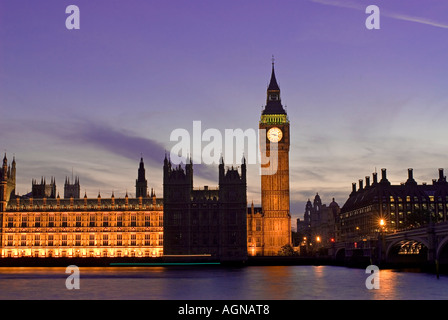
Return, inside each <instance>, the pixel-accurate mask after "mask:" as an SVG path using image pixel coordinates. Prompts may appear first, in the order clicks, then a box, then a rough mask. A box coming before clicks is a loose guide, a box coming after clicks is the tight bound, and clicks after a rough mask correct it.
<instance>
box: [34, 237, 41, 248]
mask: <svg viewBox="0 0 448 320" xmlns="http://www.w3.org/2000/svg"><path fill="white" fill-rule="evenodd" d="M34 245H35V246H36V247H39V246H40V234H35V235H34Z"/></svg>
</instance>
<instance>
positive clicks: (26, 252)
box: [0, 64, 291, 261]
mask: <svg viewBox="0 0 448 320" xmlns="http://www.w3.org/2000/svg"><path fill="white" fill-rule="evenodd" d="M259 129H262V130H264V131H265V132H266V134H265V137H263V139H264V140H265V141H262V142H263V143H260V147H261V149H260V150H261V153H262V156H264V157H265V158H268V159H269V157H270V155H271V154H272V153H273V150H274V148H275V152H277V153H278V156H277V157H273V158H272V159H270V164H268V165H265V164H264V163H265V162H262V163H263V164H262V165H261V169H262V170H261V172H262V174H261V207H256V208H255V207H254V206H253V205H252V206H251V207H250V208H248V205H247V179H246V163H245V160H243V163H242V164H241V166H239V167H226V166H225V165H224V163H223V160H222V159H221V162H220V164H219V168H218V186H217V187H212V188H209V187H208V186H204V187H201V188H195V187H193V164H192V163H191V161H190V162H188V161H187V163H186V164H185V165H184V167H182V166H181V165H177V166H176V165H173V164H172V163H171V161H170V160H169V159H168V158H167V157H165V160H164V162H163V198H157V197H156V195H155V192H154V191H153V189H151V192H150V193H149V192H148V183H147V180H146V177H145V167H144V163H143V159H141V160H140V164H139V168H138V174H137V179H136V184H135V197H132V198H131V197H129V196H128V194H127V193H126V196H125V197H121V198H116V197H115V196H114V193H112V194H111V195H109V196H104V195H101V194H100V193H98V196H97V197H90V198H89V197H87V194H84V196H83V197H82V196H81V194H80V179H79V178H78V177H75V178H73V177H72V179H71V180H70V179H69V178H66V179H65V183H64V193H63V198H61V197H60V194H59V192H58V190H57V188H56V180H55V179H54V178H51V180H50V182H47V181H46V179H45V178H43V177H42V178H41V179H40V182H39V181H38V180H35V179H33V180H32V188H31V190H32V191H31V192H30V193H29V194H27V195H23V196H18V195H16V191H15V186H16V161H15V159H13V161H12V163H11V164H8V159H7V156H6V154H5V156H4V158H3V165H2V167H1V168H0V222H1V223H0V257H1V258H7V257H11V258H19V257H38V258H45V257H54V258H56V257H80V258H81V257H98V258H99V257H104V258H105V257H116V258H119V257H162V256H164V257H168V256H175V257H176V256H177V257H178V256H204V257H210V259H214V260H220V261H235V260H236V261H244V260H246V259H247V256H248V255H254V256H255V255H262V256H265V255H271V256H272V255H278V254H279V253H280V251H281V250H282V248H283V247H284V246H287V245H291V215H290V211H289V210H290V208H289V203H290V200H289V197H290V194H289V146H290V131H289V120H288V116H287V114H286V111H285V108H284V107H283V106H282V104H281V99H280V88H279V86H278V84H277V80H276V78H275V72H274V64H272V74H271V80H270V83H269V86H268V89H267V100H266V106H265V107H264V110H263V111H262V114H261V118H260V121H259ZM273 167H274V168H275V170H272V168H273Z"/></svg>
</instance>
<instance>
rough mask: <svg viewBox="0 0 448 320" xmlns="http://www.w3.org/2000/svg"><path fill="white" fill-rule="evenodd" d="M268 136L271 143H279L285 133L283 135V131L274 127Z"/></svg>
mask: <svg viewBox="0 0 448 320" xmlns="http://www.w3.org/2000/svg"><path fill="white" fill-rule="evenodd" d="M267 136H268V139H269V141H271V142H279V141H280V140H282V137H283V133H282V130H280V129H279V128H277V127H274V128H271V129H269V131H268V134H267Z"/></svg>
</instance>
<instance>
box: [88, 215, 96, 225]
mask: <svg viewBox="0 0 448 320" xmlns="http://www.w3.org/2000/svg"><path fill="white" fill-rule="evenodd" d="M94 226H95V214H90V215H89V227H94Z"/></svg>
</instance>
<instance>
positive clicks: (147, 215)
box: [145, 213, 151, 227]
mask: <svg viewBox="0 0 448 320" xmlns="http://www.w3.org/2000/svg"><path fill="white" fill-rule="evenodd" d="M149 226H151V216H150V214H149V213H147V214H145V227H149Z"/></svg>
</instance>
